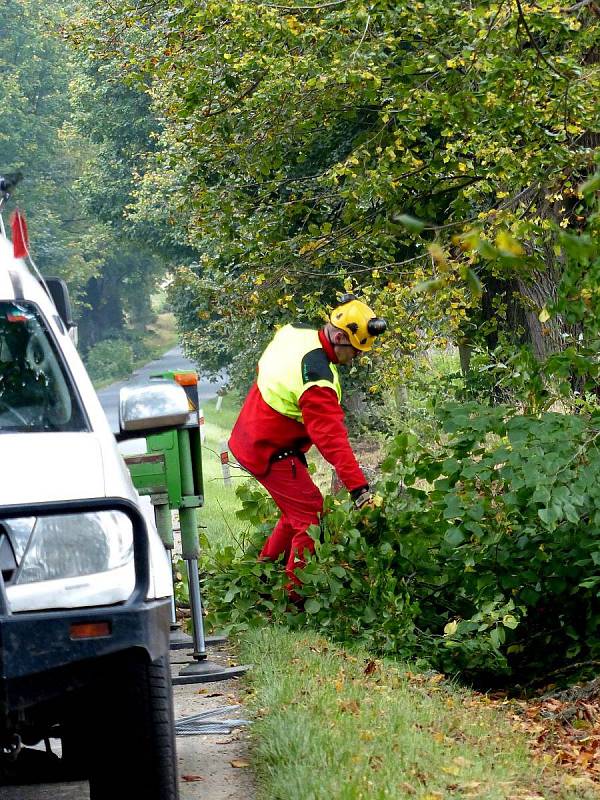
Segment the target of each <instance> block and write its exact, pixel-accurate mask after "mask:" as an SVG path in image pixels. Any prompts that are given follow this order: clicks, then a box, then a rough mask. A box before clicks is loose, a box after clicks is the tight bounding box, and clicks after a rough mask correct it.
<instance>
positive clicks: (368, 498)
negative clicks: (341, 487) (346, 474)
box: [350, 486, 374, 508]
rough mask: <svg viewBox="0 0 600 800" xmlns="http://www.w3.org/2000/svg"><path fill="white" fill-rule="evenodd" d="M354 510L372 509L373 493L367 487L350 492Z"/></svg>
mask: <svg viewBox="0 0 600 800" xmlns="http://www.w3.org/2000/svg"><path fill="white" fill-rule="evenodd" d="M350 494H351V496H352V499H353V500H354V505H355V507H356V508H374V505H373V493H372V492H371V490H370V489H369V487H368V486H361V487H360V488H358V489H353V490H352V491H351V492H350Z"/></svg>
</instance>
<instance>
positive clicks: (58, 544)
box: [3, 511, 133, 585]
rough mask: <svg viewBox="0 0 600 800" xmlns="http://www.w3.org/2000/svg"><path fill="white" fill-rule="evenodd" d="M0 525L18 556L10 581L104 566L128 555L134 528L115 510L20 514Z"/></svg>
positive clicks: (113, 565)
mask: <svg viewBox="0 0 600 800" xmlns="http://www.w3.org/2000/svg"><path fill="white" fill-rule="evenodd" d="M3 525H4V527H5V528H6V529H7V533H8V536H9V539H10V540H11V543H12V546H13V550H14V552H15V555H16V557H17V563H18V569H17V574H16V576H15V580H14V584H15V585H18V584H25V583H37V582H39V581H48V580H54V579H57V578H76V577H79V576H82V575H93V574H95V573H98V572H108V571H109V570H113V569H118V568H119V567H122V566H125V565H126V564H127V563H128V562H129V561H131V560H132V558H133V528H132V525H131V521H130V520H129V518H128V517H127V516H126V515H125V514H124V513H122V512H120V511H97V512H90V513H87V514H64V515H57V516H51V517H50V516H49V517H23V518H19V519H13V520H10V521H6V522H4V523H3Z"/></svg>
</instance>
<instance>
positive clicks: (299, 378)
mask: <svg viewBox="0 0 600 800" xmlns="http://www.w3.org/2000/svg"><path fill="white" fill-rule="evenodd" d="M256 383H257V385H258V390H259V392H260V393H261V396H262V398H263V400H264V401H265V403H266V404H267V405H269V406H271V408H272V409H274V410H275V411H279V413H280V414H283V416H284V417H290V418H291V419H295V420H297V421H299V422H301V421H302V411H301V410H300V405H299V401H300V398H301V397H302V395H303V394H304V392H305V391H306V390H307V389H310V387H311V386H323V387H326V388H328V389H333V391H334V392H335V393H336V396H337V399H338V402H340V401H341V399H342V387H341V385H340V377H339V375H338V371H337V367H336V365H335V364H333V363H332V362H331V361H330V360H329V358H328V357H327V354H326V352H325V351H324V350H323V348H322V347H321V341H320V339H319V332H318V331H315V330H313V329H311V328H308V327H304V326H301V325H286V326H285V327H284V328H281V330H279V331H278V332H277V333H276V334H275V336H274V338H273V340H272V341H271V343H270V344H269V345H268V347H267V349H266V350H265V352H264V353H263V354H262V356H261V359H260V361H259V362H258V377H257V379H256Z"/></svg>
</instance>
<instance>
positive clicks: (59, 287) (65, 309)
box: [44, 278, 75, 330]
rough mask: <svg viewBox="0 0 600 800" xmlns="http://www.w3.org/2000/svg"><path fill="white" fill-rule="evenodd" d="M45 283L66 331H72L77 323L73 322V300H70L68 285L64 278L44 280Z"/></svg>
mask: <svg viewBox="0 0 600 800" xmlns="http://www.w3.org/2000/svg"><path fill="white" fill-rule="evenodd" d="M44 281H45V283H46V286H47V287H48V291H49V292H50V297H51V298H52V301H53V303H54V305H55V306H56V310H57V311H58V316H59V317H60V318H61V319H62V321H63V322H64V323H65V327H66V329H67V330H70V329H71V328H74V327H75V323H74V321H73V314H72V312H71V300H70V298H69V290H68V289H67V284H66V283H65V282H64V281H63V279H62V278H44Z"/></svg>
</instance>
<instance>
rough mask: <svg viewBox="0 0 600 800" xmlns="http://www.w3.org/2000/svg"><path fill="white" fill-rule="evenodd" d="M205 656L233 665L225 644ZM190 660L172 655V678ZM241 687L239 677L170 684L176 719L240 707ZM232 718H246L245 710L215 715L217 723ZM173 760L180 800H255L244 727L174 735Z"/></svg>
mask: <svg viewBox="0 0 600 800" xmlns="http://www.w3.org/2000/svg"><path fill="white" fill-rule="evenodd" d="M208 657H209V660H210V661H213V662H216V663H219V664H223V665H224V666H229V665H230V664H232V661H233V659H232V656H231V652H230V649H229V647H228V646H227V645H220V646H211V647H210V648H209V649H208ZM192 661H193V659H192V653H191V651H188V650H174V651H172V652H171V664H172V670H173V675H177V674H178V673H179V670H180V669H181V668H182V667H183V666H186V665H187V664H190V663H191V662H192ZM243 686H244V684H243V679H237V678H233V679H230V680H226V681H215V682H212V683H204V684H186V685H183V686H174V687H173V695H174V701H175V719H176V720H181V719H182V718H184V717H190V716H193V715H195V714H201V713H203V712H207V711H212V710H215V711H217V712H218V710H219V709H220V708H223V707H224V706H233V705H237V704H240V703H241V702H243V698H244V688H243ZM236 717H237V718H245V717H246V715H245V713H244V711H243V707H242V708H240V709H239V710H237V711H232V712H228V713H226V714H223V715H221V716H219V715H218V714H217V715H215V720H218V719H225V718H226V719H232V718H236ZM177 757H178V771H179V791H180V797H181V800H253V798H254V797H255V795H256V787H255V783H254V777H253V773H252V769H251V767H250V766H249V764H250V755H249V736H248V731H247V729H246V728H241V729H237V730H233V731H232V732H231V733H229V734H223V733H221V734H201V735H194V736H178V737H177ZM243 764H248V766H242V765H243Z"/></svg>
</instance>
